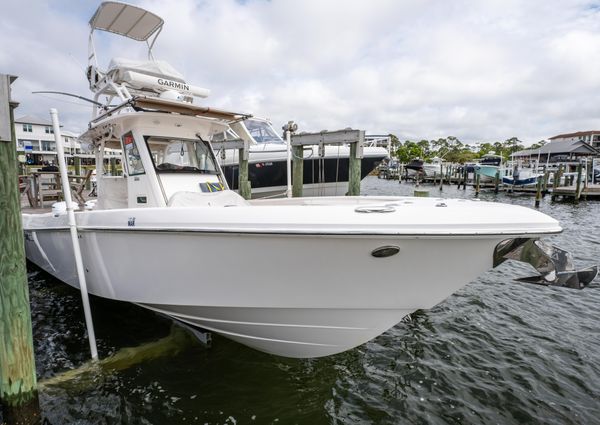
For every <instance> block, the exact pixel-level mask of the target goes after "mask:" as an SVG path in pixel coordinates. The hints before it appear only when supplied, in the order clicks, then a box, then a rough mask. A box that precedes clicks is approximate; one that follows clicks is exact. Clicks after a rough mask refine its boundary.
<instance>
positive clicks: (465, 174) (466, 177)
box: [463, 164, 469, 190]
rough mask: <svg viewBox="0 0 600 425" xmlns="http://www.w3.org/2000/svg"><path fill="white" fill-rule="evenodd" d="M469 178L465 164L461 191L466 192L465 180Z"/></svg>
mask: <svg viewBox="0 0 600 425" xmlns="http://www.w3.org/2000/svg"><path fill="white" fill-rule="evenodd" d="M468 178H469V171H468V170H467V166H466V164H465V172H464V176H463V190H467V179H468Z"/></svg>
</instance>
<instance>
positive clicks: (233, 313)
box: [26, 230, 503, 357]
mask: <svg viewBox="0 0 600 425" xmlns="http://www.w3.org/2000/svg"><path fill="white" fill-rule="evenodd" d="M502 239H503V238H502V237H499V236H496V237H491V238H489V237H488V238H476V239H473V238H464V239H456V238H452V239H450V238H429V239H427V238H425V239H423V238H421V239H416V238H402V237H381V236H377V237H356V236H354V237H352V236H337V237H323V236H318V235H313V236H308V235H303V236H300V235H296V236H293V237H289V236H277V235H256V234H252V235H249V234H218V233H215V234H205V233H202V234H200V233H187V232H179V233H178V232H175V233H172V232H144V231H84V232H81V239H80V243H81V249H82V254H83V260H84V264H85V268H86V274H87V282H88V289H89V292H90V293H92V294H94V295H97V296H101V297H105V298H110V299H115V300H121V301H129V302H133V303H136V304H140V305H142V306H145V307H147V308H150V309H152V310H156V311H159V312H161V313H164V314H167V315H169V316H172V317H174V318H176V319H179V320H182V321H185V322H187V323H190V324H192V325H195V326H199V327H201V328H204V329H207V330H210V331H213V332H216V333H219V334H222V335H224V336H226V337H228V338H231V339H233V340H236V341H239V342H241V343H243V344H246V345H248V346H250V347H253V348H256V349H258V350H261V351H265V352H268V353H272V354H277V355H282V356H287V357H319V356H326V355H330V354H335V353H339V352H342V351H345V350H348V349H350V348H353V347H355V346H358V345H360V344H363V343H365V342H366V341H369V340H370V339H372V338H374V337H376V336H377V335H379V334H381V333H382V332H385V331H386V330H387V329H389V328H390V327H392V326H394V325H395V324H396V323H398V322H399V321H400V320H401V319H402V318H403V317H404V316H405V315H407V314H409V313H411V312H413V311H415V310H417V309H426V308H431V307H432V306H434V305H435V304H437V303H439V302H440V301H442V300H443V299H445V298H446V297H448V296H449V295H450V294H452V293H453V292H455V291H456V290H458V289H459V288H460V287H462V286H463V285H464V284H465V283H467V282H469V281H471V280H473V279H474V278H475V277H476V276H478V275H479V274H481V273H482V272H484V271H485V270H487V269H489V268H490V267H491V265H492V255H491V253H492V252H493V249H494V247H495V246H496V244H497V243H498V242H500V241H501V240H502ZM390 244H394V245H395V246H398V247H399V248H400V253H399V254H398V255H395V256H393V257H389V258H375V257H373V256H371V251H372V250H373V249H375V248H377V247H381V246H387V245H390ZM150 246H153V247H157V248H158V249H155V250H151V251H149V250H148V249H147V247H150ZM42 247H43V248H42ZM26 251H27V257H28V259H30V260H31V261H32V262H34V263H35V264H37V265H38V266H39V267H41V268H42V269H44V270H46V271H47V272H48V273H50V274H52V275H54V276H55V277H57V278H58V279H61V280H63V281H65V282H67V283H68V284H70V285H72V286H74V287H76V288H78V281H77V278H76V270H75V264H74V261H73V255H72V247H71V246H70V236H69V232H68V231H67V230H61V231H52V230H43V231H34V232H31V231H28V232H27V233H26ZM423 252H427V253H428V255H427V256H426V257H424V256H422V255H421V253H423ZM432 258H433V259H435V262H436V267H431V259H432ZM463 258H469V261H468V262H464V261H462V259H463ZM323 263H326V265H322V264H323ZM456 264H462V265H461V268H460V270H459V271H456ZM449 269H455V271H454V272H453V273H451V274H450V275H449V274H448V273H447V270H449ZM374 271H376V273H373V272H374Z"/></svg>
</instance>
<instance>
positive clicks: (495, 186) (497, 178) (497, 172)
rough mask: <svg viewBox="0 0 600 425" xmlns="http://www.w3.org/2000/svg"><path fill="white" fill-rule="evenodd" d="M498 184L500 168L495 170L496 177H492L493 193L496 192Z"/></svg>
mask: <svg viewBox="0 0 600 425" xmlns="http://www.w3.org/2000/svg"><path fill="white" fill-rule="evenodd" d="M499 186H500V170H498V171H496V177H495V178H494V193H495V194H498V187H499Z"/></svg>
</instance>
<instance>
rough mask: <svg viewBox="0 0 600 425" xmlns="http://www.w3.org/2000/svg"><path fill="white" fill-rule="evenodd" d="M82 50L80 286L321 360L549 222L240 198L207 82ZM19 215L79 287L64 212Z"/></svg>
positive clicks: (146, 30) (332, 200) (523, 215)
mask: <svg viewBox="0 0 600 425" xmlns="http://www.w3.org/2000/svg"><path fill="white" fill-rule="evenodd" d="M90 25H91V27H92V34H93V32H94V31H95V30H104V31H108V32H113V33H117V34H120V35H124V36H128V37H130V38H134V39H138V40H141V41H147V40H148V39H150V38H151V37H156V35H157V34H158V32H159V31H160V29H161V28H162V20H161V19H160V18H159V17H158V16H156V15H154V14H152V13H150V12H147V11H145V10H143V9H140V8H138V7H134V6H129V5H124V4H121V3H116V2H106V3H103V4H102V5H101V6H100V7H99V9H98V11H97V12H96V14H95V15H94V17H93V18H92V20H91V21H90ZM153 44H154V42H153V41H151V42H149V46H152V45H153ZM90 49H93V43H90ZM89 57H90V61H91V63H90V68H89V72H88V76H89V81H90V87H91V89H92V91H93V92H94V95H95V98H94V100H95V101H99V99H100V96H106V97H107V100H106V104H105V105H103V107H102V108H98V107H96V108H94V116H93V117H92V120H91V121H90V123H89V129H88V130H87V131H86V132H85V133H84V134H83V135H82V136H81V141H82V142H85V143H86V144H87V145H88V146H89V147H90V148H91V149H93V151H94V153H95V155H96V164H97V191H98V201H97V202H96V203H95V205H93V206H92V205H88V206H87V207H86V208H81V209H80V210H79V211H77V212H76V213H75V218H76V224H77V228H78V230H79V235H80V239H79V244H80V246H81V255H82V258H83V262H84V264H85V274H86V278H87V287H88V290H89V292H90V293H91V294H94V295H97V296H101V297H105V298H109V299H113V300H120V301H127V302H132V303H135V304H138V305H140V306H143V307H145V308H148V309H151V310H154V311H157V312H160V313H163V314H166V315H168V316H170V317H172V318H174V319H176V320H179V321H182V322H185V323H188V324H191V325H193V326H197V327H200V328H203V329H206V330H209V331H213V332H217V333H219V334H221V335H224V336H225V337H228V338H231V339H233V340H235V341H238V342H241V343H243V344H246V345H248V346H250V347H253V348H256V349H258V350H262V351H265V352H268V353H272V354H277V355H282V356H289V357H319V356H325V355H331V354H335V353H339V352H342V351H345V350H348V349H350V348H352V347H355V346H357V345H360V344H362V343H364V342H366V341H368V340H370V339H372V338H374V337H376V336H377V335H379V334H381V333H382V332H384V331H386V330H387V329H389V328H390V327H392V326H393V325H395V324H396V323H398V322H399V321H400V320H401V319H402V317H404V316H405V315H407V314H409V313H411V312H412V311H414V310H416V309H423V308H430V307H432V306H434V305H435V304H437V303H439V302H440V301H442V300H444V299H445V298H446V297H448V296H449V295H450V294H452V293H453V292H455V291H456V290H457V289H459V288H460V287H462V286H463V285H464V284H466V283H468V282H469V281H471V280H472V279H474V278H475V277H476V276H478V275H479V274H481V273H482V272H484V271H486V270H487V269H489V268H490V267H492V266H494V265H497V264H499V263H500V262H502V261H504V259H506V258H514V259H519V258H520V257H519V255H517V254H515V256H514V257H510V255H509V254H511V253H513V252H517V251H515V250H518V249H521V250H522V249H523V247H524V246H528V245H526V244H527V243H528V241H530V240H531V239H535V238H539V237H541V236H544V235H552V234H555V233H558V232H560V231H561V227H560V225H559V223H558V222H557V221H556V220H554V219H553V218H551V217H549V216H547V215H545V214H542V213H540V212H538V211H535V210H532V209H528V208H524V207H519V206H514V205H504V204H497V203H486V202H479V201H468V200H447V199H436V198H410V197H408V198H407V197H321V198H290V199H267V200H252V201H248V200H245V199H243V198H242V197H241V196H240V195H238V194H237V193H236V192H234V191H232V190H230V188H229V186H228V183H227V180H226V179H225V176H224V173H223V170H222V168H221V167H220V165H219V163H218V161H217V159H216V156H215V153H214V151H213V149H212V146H211V141H212V140H213V138H215V137H216V136H217V135H219V134H223V133H226V132H228V131H230V130H231V131H233V132H235V133H236V134H238V135H240V137H247V136H244V134H245V133H246V132H245V131H244V129H243V128H242V127H241V122H242V121H244V120H245V119H248V118H249V115H248V114H241V113H235V112H230V111H224V110H220V109H215V108H211V107H206V106H200V105H195V104H194V103H193V99H192V97H193V96H194V95H195V96H198V95H205V94H206V93H207V91H206V90H205V89H201V88H198V87H195V86H191V85H189V84H188V83H187V81H185V80H183V79H182V78H177V79H175V80H172V79H169V78H168V76H166V75H157V73H158V71H157V70H160V69H165V68H166V67H162V68H161V67H160V66H157V65H159V64H157V63H156V62H155V61H151V62H152V63H150V64H146V65H145V64H136V66H135V67H134V68H133V67H132V66H131V64H129V65H127V66H125V65H121V66H115V67H113V68H112V70H111V71H110V72H103V71H102V70H100V69H99V68H98V67H97V64H96V63H94V62H93V61H95V52H94V51H92V52H90V55H89ZM133 69H135V70H133ZM170 76H173V74H170ZM159 80H160V81H159ZM175 88H176V89H177V90H175ZM113 102H116V103H117V105H116V106H111V105H112V104H113ZM56 129H57V130H59V129H58V126H57V127H56ZM246 141H248V142H249V140H246ZM110 148H119V149H121V151H122V160H123V164H124V175H123V176H108V175H106V174H105V173H104V170H103V163H104V161H103V159H104V152H105V150H106V149H110ZM23 228H24V232H25V248H26V253H27V258H28V259H29V260H30V261H32V262H33V263H35V264H37V265H38V266H39V267H41V268H42V269H44V270H46V271H47V272H48V273H50V274H52V275H53V276H55V277H57V278H58V279H61V280H62V281H64V282H66V283H68V284H69V285H72V286H74V287H76V288H78V287H79V282H78V278H77V274H76V266H75V260H74V251H73V246H72V245H71V239H70V233H69V225H68V219H67V214H66V213H64V212H61V211H58V210H57V211H54V212H51V213H45V214H23ZM528 249H529V251H528V252H531V247H529V248H528ZM425 254H426V255H425ZM430 258H436V267H431V266H430V260H429V259H430ZM299 264H300V265H301V267H302V268H301V269H299V267H298V266H299ZM545 271H546V272H547V273H548V276H550V275H551V273H554V275H556V273H555V270H554V269H550V268H549V267H546V269H545ZM594 276H595V273H594ZM544 278H545V279H547V281H546V283H545V284H557V285H558V284H562V283H563V282H562V281H560V282H558V281H556V282H557V283H553V282H554V280H552V279H554V278H549V277H544ZM592 278H593V277H592ZM569 282H570V281H569ZM577 284H579V281H578V282H577ZM573 285H574V283H573Z"/></svg>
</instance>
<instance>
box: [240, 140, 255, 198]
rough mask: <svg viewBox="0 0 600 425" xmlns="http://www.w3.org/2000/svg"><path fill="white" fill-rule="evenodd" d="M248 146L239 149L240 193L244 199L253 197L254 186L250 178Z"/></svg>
mask: <svg viewBox="0 0 600 425" xmlns="http://www.w3.org/2000/svg"><path fill="white" fill-rule="evenodd" d="M248 149H249V148H248V146H247V143H245V144H244V147H243V148H241V149H238V158H239V161H238V163H239V168H238V193H239V194H240V196H241V197H242V198H244V199H250V198H251V197H252V187H251V184H250V181H249V180H248V153H249V152H248Z"/></svg>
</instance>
